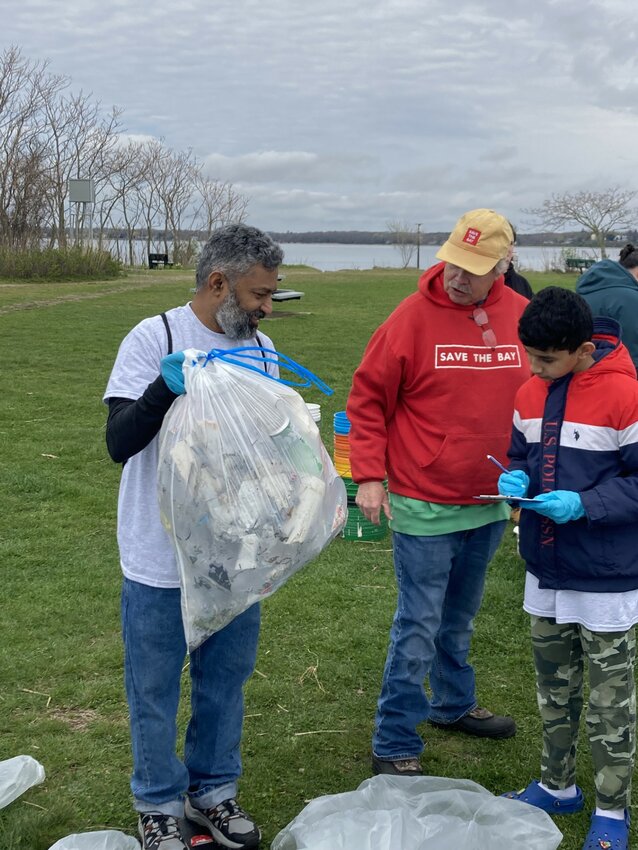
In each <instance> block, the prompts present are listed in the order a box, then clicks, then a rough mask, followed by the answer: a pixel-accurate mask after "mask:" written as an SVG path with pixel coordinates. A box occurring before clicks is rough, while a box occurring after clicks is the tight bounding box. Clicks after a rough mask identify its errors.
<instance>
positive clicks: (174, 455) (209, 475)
mask: <svg viewBox="0 0 638 850" xmlns="http://www.w3.org/2000/svg"><path fill="white" fill-rule="evenodd" d="M209 357H210V355H209ZM183 371H184V381H185V386H186V394H185V395H183V396H180V397H179V398H178V399H177V400H176V401H175V402H174V403H173V405H172V407H171V408H170V410H169V412H168V414H167V415H166V417H165V419H164V423H163V425H162V430H161V433H160V443H159V465H158V490H159V504H160V514H161V517H162V522H163V524H164V527H165V528H166V530H167V532H168V534H169V537H170V538H171V539H172V542H173V546H174V548H175V553H176V560H177V565H178V572H179V576H180V585H181V590H182V616H183V620H184V629H185V632H186V639H187V642H188V648H189V650H190V651H192V650H194V649H196V648H197V647H198V646H199V645H200V644H201V643H202V642H203V641H204V640H205V639H206V638H207V637H209V636H210V635H211V634H213V633H214V632H216V631H219V629H221V628H223V626H225V625H226V624H227V623H228V622H230V621H231V620H232V619H233V618H234V617H236V616H237V615H238V614H240V613H241V612H242V611H244V610H245V609H246V608H248V607H249V606H250V605H252V604H253V603H254V602H257V601H258V600H260V599H264V598H265V597H267V596H270V594H272V593H274V592H275V590H277V589H278V588H279V587H281V585H282V584H283V583H284V582H285V581H287V579H288V578H290V576H291V575H293V573H295V572H296V571H297V570H299V569H300V568H301V567H302V566H304V564H307V563H308V561H310V560H312V559H313V558H315V557H316V556H317V555H318V554H319V553H320V552H321V551H322V549H324V548H325V546H327V544H328V543H329V542H330V541H331V540H332V539H333V538H334V537H336V536H337V535H338V534H339V532H340V531H341V529H342V528H343V526H344V524H345V521H346V516H347V495H346V490H345V485H344V483H343V481H342V479H341V478H339V476H338V475H337V473H336V471H335V469H334V466H333V465H332V461H331V459H330V457H329V455H328V453H327V452H326V449H325V447H324V445H323V443H322V442H321V437H320V434H319V431H318V430H317V426H316V424H315V422H314V420H313V418H312V415H311V414H310V412H309V411H308V408H307V406H306V403H305V402H304V400H303V399H302V397H301V396H300V395H299V393H297V392H296V391H295V390H294V389H292V388H291V387H288V386H284V385H283V384H280V383H278V382H277V381H275V380H272V379H270V378H268V377H266V376H265V375H264V373H263V371H262V372H260V371H258V370H251V369H250V368H248V369H247V368H243V367H242V366H239V365H236V364H235V363H230V362H225V361H224V360H223V359H213V360H210V359H203V358H201V357H200V358H199V359H198V357H197V352H190V351H189V352H186V353H185V360H184V369H183Z"/></svg>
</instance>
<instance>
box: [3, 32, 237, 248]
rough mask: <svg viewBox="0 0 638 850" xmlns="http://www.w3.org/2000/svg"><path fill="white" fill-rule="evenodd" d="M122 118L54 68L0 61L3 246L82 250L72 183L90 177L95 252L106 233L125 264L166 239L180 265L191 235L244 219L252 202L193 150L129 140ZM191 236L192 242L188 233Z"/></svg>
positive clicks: (8, 56)
mask: <svg viewBox="0 0 638 850" xmlns="http://www.w3.org/2000/svg"><path fill="white" fill-rule="evenodd" d="M121 114H122V113H121V110H119V109H117V108H116V107H112V108H111V109H110V110H103V109H102V107H101V105H100V103H99V102H97V101H95V100H93V99H92V97H91V95H90V94H89V95H87V94H84V93H83V92H82V91H81V90H80V91H79V92H73V91H71V89H70V80H69V78H67V77H64V76H60V75H56V74H52V73H51V72H50V71H49V68H48V62H32V61H29V60H28V59H27V58H25V57H24V56H23V55H22V53H21V51H20V49H19V48H18V47H15V46H14V47H9V48H8V49H6V50H5V51H4V52H3V53H1V54H0V248H8V249H13V250H21V249H22V250H26V249H31V248H34V247H40V246H48V247H58V248H66V246H67V243H68V242H69V241H75V242H82V240H83V239H84V233H85V226H86V224H87V222H86V221H84V220H83V218H82V217H83V214H85V213H86V211H87V207H85V206H84V205H82V206H81V207H80V205H77V206H76V209H77V210H78V213H79V214H78V218H77V219H76V220H75V221H73V222H71V221H69V199H68V191H69V180H70V179H72V178H79V179H87V178H91V179H92V180H93V183H94V187H95V205H94V209H93V210H92V224H93V225H94V228H95V230H94V232H95V237H96V240H97V245H98V248H101V247H102V246H103V244H104V241H105V239H106V238H107V236H106V234H107V232H108V231H109V230H117V231H119V232H120V233H121V234H122V235H124V236H125V238H126V244H127V257H126V258H125V259H126V260H128V262H129V263H130V264H131V265H133V264H134V248H133V242H134V239H135V238H138V237H139V235H140V234H143V238H144V239H145V240H146V243H147V248H148V250H149V251H150V250H152V247H156V246H153V245H152V242H153V239H154V237H155V234H156V233H157V232H158V230H159V231H161V233H162V234H163V237H162V242H163V245H162V247H163V248H164V251H165V253H168V248H169V243H170V248H171V253H172V255H173V260H174V262H188V261H189V259H191V256H192V254H193V253H194V251H195V250H196V244H195V241H194V240H193V238H192V235H190V234H192V233H194V232H197V233H199V234H201V235H203V236H206V235H208V234H209V233H210V232H211V231H212V230H213V229H214V228H215V227H217V226H219V225H220V224H224V223H227V222H228V221H239V220H241V219H243V218H244V217H245V214H246V207H247V199H246V198H245V197H244V196H243V195H241V194H240V193H239V192H237V191H236V190H235V189H234V188H233V186H232V185H231V184H230V183H225V182H222V181H219V180H215V179H212V178H210V177H208V176H207V175H206V174H205V173H204V169H203V164H202V163H201V162H200V161H198V159H197V157H195V155H194V154H193V153H192V151H190V150H188V151H174V150H171V149H170V148H169V147H168V146H167V145H166V144H165V142H164V141H163V140H161V139H147V140H144V141H136V140H134V139H127V138H126V137H125V136H123V135H122V132H123V127H122V124H121V121H120V118H121ZM187 231H188V232H189V235H187Z"/></svg>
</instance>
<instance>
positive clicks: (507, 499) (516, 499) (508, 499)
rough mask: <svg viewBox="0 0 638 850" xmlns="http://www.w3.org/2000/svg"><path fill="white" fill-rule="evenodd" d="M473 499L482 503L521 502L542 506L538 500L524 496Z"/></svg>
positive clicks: (493, 496)
mask: <svg viewBox="0 0 638 850" xmlns="http://www.w3.org/2000/svg"><path fill="white" fill-rule="evenodd" d="M472 498H473V499H479V500H480V501H482V502H519V503H522V504H525V503H527V504H529V503H530V502H534V504H536V505H538V504H540V502H539V500H538V499H528V498H526V497H524V496H501V495H500V493H499V494H496V495H482V496H472Z"/></svg>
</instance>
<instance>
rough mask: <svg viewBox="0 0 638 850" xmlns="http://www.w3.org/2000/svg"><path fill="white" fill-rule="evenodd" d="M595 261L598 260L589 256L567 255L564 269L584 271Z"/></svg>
mask: <svg viewBox="0 0 638 850" xmlns="http://www.w3.org/2000/svg"><path fill="white" fill-rule="evenodd" d="M597 262H598V260H592V259H591V257H568V258H567V259H566V260H565V271H566V272H585V271H587V269H590V268H591V267H592V266H593V265H594V263H597Z"/></svg>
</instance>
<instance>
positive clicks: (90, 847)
mask: <svg viewBox="0 0 638 850" xmlns="http://www.w3.org/2000/svg"><path fill="white" fill-rule="evenodd" d="M49 850H140V844H139V841H138V840H137V838H133V837H132V836H131V835H125V834H124V833H123V832H118V831H117V830H116V829H102V830H99V831H98V832H80V833H77V834H74V835H67V836H66V838H61V839H60V840H59V841H56V842H55V844H52V845H51V847H49Z"/></svg>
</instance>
